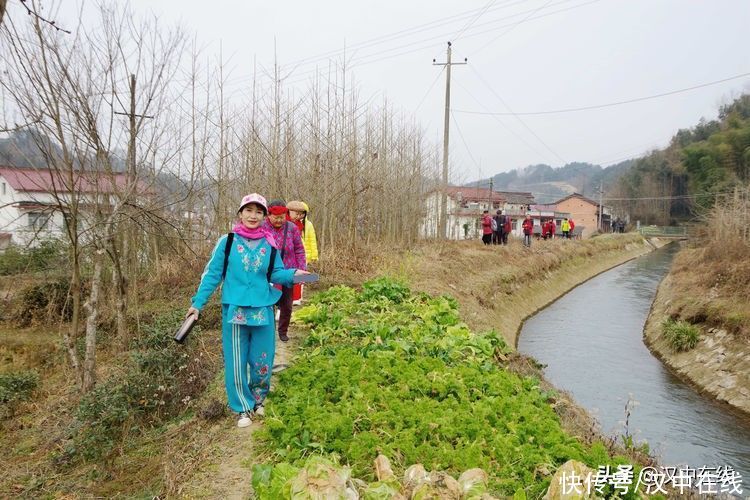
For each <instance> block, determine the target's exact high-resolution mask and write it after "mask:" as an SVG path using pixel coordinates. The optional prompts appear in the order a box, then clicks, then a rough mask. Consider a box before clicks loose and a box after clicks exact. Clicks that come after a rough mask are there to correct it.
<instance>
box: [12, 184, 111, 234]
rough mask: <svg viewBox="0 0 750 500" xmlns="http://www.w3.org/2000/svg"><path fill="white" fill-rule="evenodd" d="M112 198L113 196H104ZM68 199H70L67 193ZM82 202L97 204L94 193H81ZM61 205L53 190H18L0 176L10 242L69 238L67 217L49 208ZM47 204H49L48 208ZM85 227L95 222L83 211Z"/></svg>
mask: <svg viewBox="0 0 750 500" xmlns="http://www.w3.org/2000/svg"><path fill="white" fill-rule="evenodd" d="M102 196H104V197H107V198H109V199H110V201H112V197H110V196H109V195H100V201H106V200H102V199H101V197H102ZM61 197H62V198H63V199H64V200H65V199H67V198H70V197H69V196H65V195H64V194H63V195H62V196H61ZM80 201H81V203H82V204H86V203H93V202H94V195H91V196H81V198H80ZM20 202H27V203H36V204H39V205H42V206H40V207H17V206H15V205H16V204H18V203H20ZM56 204H57V202H56V200H55V197H54V195H52V194H51V193H41V192H40V193H37V192H18V191H16V190H14V189H13V188H12V187H11V186H10V184H9V183H8V182H7V181H6V180H5V179H4V178H3V177H2V176H0V233H10V235H11V238H10V244H11V245H18V246H24V247H26V246H35V245H38V244H39V243H40V242H41V241H44V240H49V239H57V238H64V237H65V218H64V217H63V214H62V212H60V211H59V210H54V209H53V208H51V207H49V205H51V206H53V207H54V206H55V205H56ZM44 205H47V206H46V207H45V206H44ZM80 222H81V224H82V227H88V226H90V224H91V221H89V220H87V214H86V213H84V212H81V214H80Z"/></svg>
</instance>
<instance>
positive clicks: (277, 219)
mask: <svg viewBox="0 0 750 500" xmlns="http://www.w3.org/2000/svg"><path fill="white" fill-rule="evenodd" d="M268 220H269V221H271V225H272V226H273V227H275V228H276V229H279V228H280V227H281V226H283V225H284V222H286V214H279V215H273V214H270V215H269V216H268Z"/></svg>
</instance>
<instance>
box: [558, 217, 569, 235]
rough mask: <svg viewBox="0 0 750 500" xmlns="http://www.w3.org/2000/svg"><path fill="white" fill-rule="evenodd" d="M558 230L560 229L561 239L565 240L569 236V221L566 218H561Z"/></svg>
mask: <svg viewBox="0 0 750 500" xmlns="http://www.w3.org/2000/svg"><path fill="white" fill-rule="evenodd" d="M560 230H561V231H562V237H563V239H566V240H567V239H568V238H570V221H569V220H568V219H563V221H562V225H561V226H560Z"/></svg>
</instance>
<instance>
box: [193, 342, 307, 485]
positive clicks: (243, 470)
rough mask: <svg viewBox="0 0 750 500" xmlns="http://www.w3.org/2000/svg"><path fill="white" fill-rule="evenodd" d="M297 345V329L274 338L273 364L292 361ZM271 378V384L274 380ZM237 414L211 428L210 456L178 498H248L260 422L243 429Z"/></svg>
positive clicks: (255, 421)
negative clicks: (287, 335) (287, 336)
mask: <svg viewBox="0 0 750 500" xmlns="http://www.w3.org/2000/svg"><path fill="white" fill-rule="evenodd" d="M298 347H299V333H298V332H295V331H293V330H290V341H289V342H286V343H284V342H280V341H278V340H277V341H276V356H275V359H274V364H275V365H285V364H288V363H290V362H291V359H292V357H293V353H295V352H296V351H297V350H298ZM275 378H276V377H275V376H274V379H272V383H271V385H272V386H273V385H274V383H275V382H276V380H275ZM235 419H236V416H235V415H234V414H230V415H229V416H227V417H225V418H223V419H220V420H219V421H218V422H217V423H216V424H215V425H213V426H212V428H211V429H210V431H209V432H210V433H211V438H212V439H211V445H210V447H211V450H210V451H209V455H210V458H209V460H207V461H206V462H204V463H203V464H202V465H201V466H200V469H199V470H197V471H196V473H195V474H194V475H193V476H192V477H191V478H190V480H189V481H188V483H187V484H185V485H183V486H182V487H181V488H180V493H179V496H180V497H181V498H225V499H231V500H239V499H247V498H250V495H251V493H252V486H251V479H252V477H251V476H252V467H253V465H254V464H255V463H256V460H255V459H254V457H255V456H256V453H255V450H254V439H253V434H254V433H255V431H257V430H258V429H260V428H261V426H262V425H263V422H262V420H260V419H257V417H256V419H255V420H254V421H253V423H252V424H251V425H250V427H246V428H243V429H240V428H238V427H237V426H236V425H235Z"/></svg>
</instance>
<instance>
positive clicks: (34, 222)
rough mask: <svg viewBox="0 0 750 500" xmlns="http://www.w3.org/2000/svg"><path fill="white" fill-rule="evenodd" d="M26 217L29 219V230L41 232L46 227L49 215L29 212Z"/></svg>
mask: <svg viewBox="0 0 750 500" xmlns="http://www.w3.org/2000/svg"><path fill="white" fill-rule="evenodd" d="M26 215H27V216H28V217H29V223H28V228H29V229H33V230H34V231H41V230H43V229H45V228H46V227H47V223H48V222H49V217H50V216H49V214H45V213H44V212H29V213H27V214H26Z"/></svg>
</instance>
